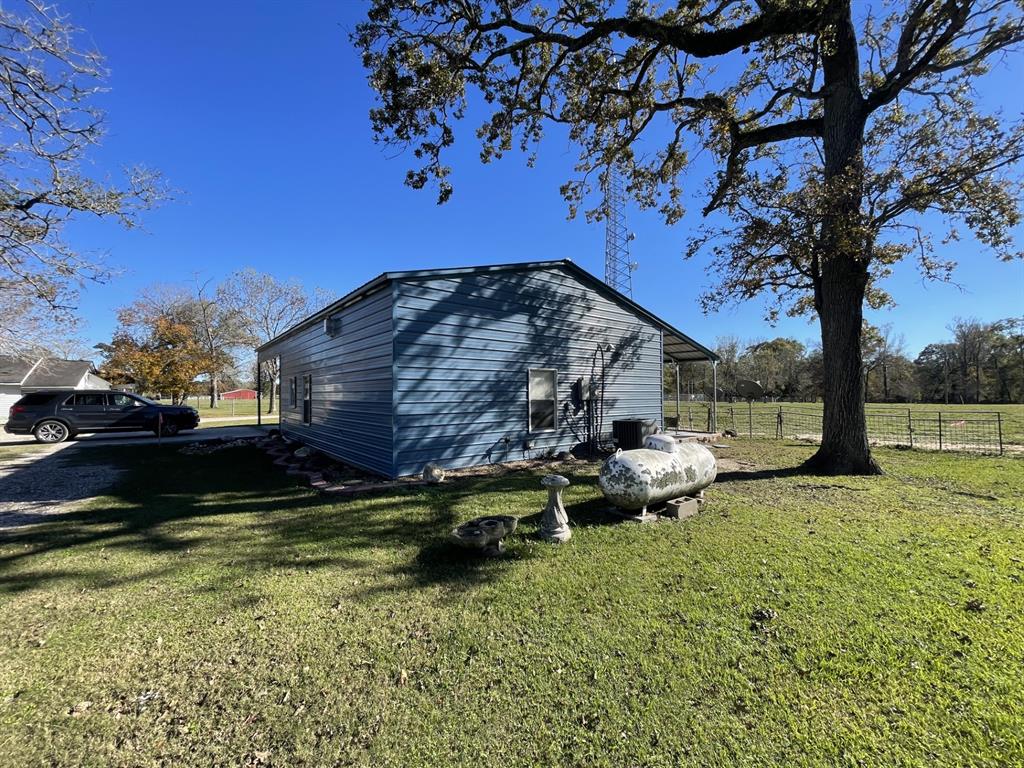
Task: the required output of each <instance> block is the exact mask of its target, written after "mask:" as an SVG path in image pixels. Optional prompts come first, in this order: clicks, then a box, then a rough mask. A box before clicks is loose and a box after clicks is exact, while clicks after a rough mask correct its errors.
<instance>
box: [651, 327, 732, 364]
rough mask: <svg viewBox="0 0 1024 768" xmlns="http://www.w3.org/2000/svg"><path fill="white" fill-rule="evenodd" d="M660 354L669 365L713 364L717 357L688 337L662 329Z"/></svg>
mask: <svg viewBox="0 0 1024 768" xmlns="http://www.w3.org/2000/svg"><path fill="white" fill-rule="evenodd" d="M661 338H662V353H663V354H664V356H665V361H666V362H669V363H700V362H714V361H715V360H717V359H718V356H717V355H715V353H714V352H712V351H711V350H709V349H707V348H706V347H703V346H701V345H700V344H698V343H697V342H695V341H694V340H693V339H691V338H689V337H688V336H684V335H683V334H681V333H677V332H676V331H675V329H673V328H671V327H668V326H663V327H662V336H661Z"/></svg>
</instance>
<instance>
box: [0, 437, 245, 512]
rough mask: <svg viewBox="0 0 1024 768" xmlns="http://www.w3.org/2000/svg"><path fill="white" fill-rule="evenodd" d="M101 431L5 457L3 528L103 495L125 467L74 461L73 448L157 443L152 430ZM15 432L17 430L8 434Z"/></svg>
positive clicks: (0, 486) (1, 470) (0, 488)
mask: <svg viewBox="0 0 1024 768" xmlns="http://www.w3.org/2000/svg"><path fill="white" fill-rule="evenodd" d="M135 434H136V433H129V434H124V433H122V434H99V435H88V436H83V437H82V438H80V439H77V440H74V441H71V442H67V443H60V444H59V445H48V446H39V445H35V444H33V445H32V447H31V448H29V449H27V452H26V453H25V454H23V455H21V456H18V457H16V458H14V459H9V460H7V461H3V462H0V531H2V530H4V529H10V528H17V527H20V526H23V525H31V524H32V523H40V522H44V521H45V520H46V519H47V517H50V516H52V515H59V514H63V513H65V512H69V511H71V510H73V509H74V508H75V507H77V506H78V505H79V504H81V503H83V502H85V501H87V500H88V499H91V498H94V497H96V496H100V495H102V494H103V493H104V492H105V491H106V490H107V489H109V488H110V487H111V486H112V485H113V484H114V483H115V482H117V478H118V477H119V476H120V474H121V472H122V471H123V470H122V469H121V468H119V467H117V466H115V465H112V464H92V463H89V464H85V463H82V462H78V461H73V458H74V454H75V453H76V452H77V451H79V450H83V449H85V448H87V447H88V446H114V445H155V444H156V442H157V439H156V438H155V437H154V436H152V435H151V434H148V433H146V434H145V436H134V435H135ZM263 434H265V430H262V429H258V428H257V427H248V426H245V427H213V428H210V429H202V430H196V431H195V432H190V433H187V434H184V435H179V436H177V437H172V438H163V440H162V442H163V444H165V445H167V444H183V443H192V442H201V441H205V440H221V439H235V438H239V437H258V436H260V435H263ZM7 437H8V438H14V436H13V435H7ZM30 440H31V438H28V439H26V438H24V437H17V438H14V439H8V440H5V441H3V442H4V443H5V444H8V445H9V444H11V443H15V442H21V443H27V442H29V441H30Z"/></svg>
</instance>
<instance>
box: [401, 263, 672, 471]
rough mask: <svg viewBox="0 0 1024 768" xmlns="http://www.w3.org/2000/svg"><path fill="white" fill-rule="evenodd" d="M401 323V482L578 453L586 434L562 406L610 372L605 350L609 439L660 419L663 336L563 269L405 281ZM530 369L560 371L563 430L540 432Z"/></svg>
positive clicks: (560, 423)
mask: <svg viewBox="0 0 1024 768" xmlns="http://www.w3.org/2000/svg"><path fill="white" fill-rule="evenodd" d="M394 322H395V382H394V391H395V403H394V408H395V459H396V467H397V473H398V474H399V475H408V474H414V473H417V472H420V471H421V470H422V468H423V465H424V464H425V463H426V462H428V461H437V462H439V463H440V464H442V465H443V466H446V467H449V468H455V467H466V466H475V465H478V464H486V463H491V462H498V461H505V460H510V461H512V460H516V459H521V458H525V457H530V456H537V455H540V454H542V453H545V452H547V451H552V450H554V451H561V450H569V449H571V448H572V447H574V446H575V445H577V444H578V443H579V442H581V441H582V439H583V435H584V434H585V426H584V423H583V416H582V414H579V415H578V416H573V417H572V418H571V419H567V418H566V417H565V411H564V409H563V405H564V404H565V403H567V402H568V401H569V399H570V387H571V385H572V382H574V381H575V380H576V379H577V378H578V377H580V376H587V375H591V374H592V373H594V374H598V375H599V373H600V370H601V356H600V354H597V355H596V357H595V353H596V350H597V346H598V344H599V343H602V344H611V345H612V352H610V353H606V354H605V359H606V376H605V402H604V423H603V431H604V433H605V434H606V435H610V433H611V422H612V420H613V419H618V418H627V417H644V418H652V419H656V420H657V421H658V422H659V423H660V421H661V414H662V410H661V406H662V403H661V374H662V367H661V366H662V349H661V331H660V329H658V328H656V327H654V326H652V325H650V324H649V323H647V322H646V321H644V320H641V319H640V318H638V317H637V316H636V315H634V314H632V313H631V312H629V311H627V310H625V309H623V308H622V307H620V306H619V305H618V304H615V303H614V302H612V301H610V300H608V299H606V298H604V297H603V296H601V295H600V294H598V293H597V292H595V291H594V290H593V289H591V288H588V287H586V286H584V285H583V284H581V283H579V282H578V281H577V280H576V279H575V278H573V277H571V276H569V275H568V274H566V273H565V272H563V271H561V270H558V269H551V270H544V271H530V272H501V273H494V274H490V275H488V274H477V275H468V276H465V277H453V278H445V279H440V278H439V279H427V280H408V281H402V282H399V283H397V293H396V297H395V308H394ZM529 368H555V369H557V370H558V428H557V429H556V430H555V431H554V432H542V433H537V434H530V432H529V425H528V406H527V371H528V369H529ZM570 413H571V411H570ZM570 424H573V425H575V426H576V432H577V434H574V432H573V429H572V428H571V426H570ZM506 438H507V441H506ZM527 439H530V440H532V441H533V448H532V449H530V450H524V448H523V445H524V441H525V440H527Z"/></svg>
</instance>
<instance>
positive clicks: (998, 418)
mask: <svg viewBox="0 0 1024 768" xmlns="http://www.w3.org/2000/svg"><path fill="white" fill-rule="evenodd" d="M996 433H997V434H998V435H999V455H1000V456H1002V455H1003V414H1001V413H1000V412H999V411H996Z"/></svg>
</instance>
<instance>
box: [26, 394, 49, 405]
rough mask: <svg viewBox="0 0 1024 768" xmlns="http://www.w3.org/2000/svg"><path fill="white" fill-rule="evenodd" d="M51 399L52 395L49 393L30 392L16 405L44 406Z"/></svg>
mask: <svg viewBox="0 0 1024 768" xmlns="http://www.w3.org/2000/svg"><path fill="white" fill-rule="evenodd" d="M52 398H53V395H52V394H50V393H49V392H32V393H30V394H27V395H25V396H24V397H23V398H21V400H19V401H18V405H45V404H46V403H48V402H50V400H51V399H52Z"/></svg>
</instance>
